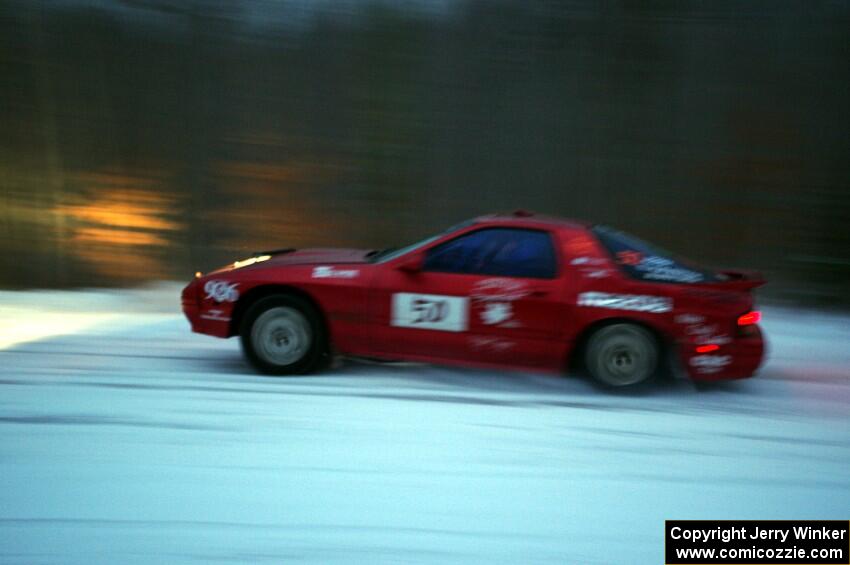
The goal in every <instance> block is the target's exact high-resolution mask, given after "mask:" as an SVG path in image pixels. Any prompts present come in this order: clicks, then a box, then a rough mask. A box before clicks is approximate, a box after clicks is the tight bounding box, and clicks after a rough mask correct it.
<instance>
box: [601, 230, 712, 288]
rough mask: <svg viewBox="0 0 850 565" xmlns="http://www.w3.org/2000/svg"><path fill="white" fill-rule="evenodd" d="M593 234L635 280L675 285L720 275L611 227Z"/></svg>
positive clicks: (705, 280) (710, 278)
mask: <svg viewBox="0 0 850 565" xmlns="http://www.w3.org/2000/svg"><path fill="white" fill-rule="evenodd" d="M592 231H593V233H594V235H596V237H597V239H599V242H600V243H601V244H602V245H603V246H604V247H605V249H607V250H608V252H609V253H610V254H611V256H612V257H614V260H615V261H616V262H617V264H618V265H619V266H620V268H622V269H623V270H624V271H625V272H626V273H627V274H628V275H629V276H631V277H632V278H635V279H640V280H645V281H655V282H671V283H701V282H713V281H716V280H717V275H716V274H714V273H712V272H711V271H708V270H706V269H703V268H701V267H698V266H695V265H693V264H692V263H690V262H689V261H686V260H684V259H682V258H680V257H676V256H675V255H673V254H672V253H670V252H669V251H665V250H664V249H661V248H660V247H656V246H655V245H652V244H651V243H647V242H646V241H643V240H642V239H639V238H637V237H635V236H633V235H630V234H627V233H625V232H621V231H619V230H615V229H613V228H609V227H608V226H593V228H592Z"/></svg>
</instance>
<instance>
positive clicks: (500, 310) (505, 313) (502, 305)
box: [481, 302, 514, 326]
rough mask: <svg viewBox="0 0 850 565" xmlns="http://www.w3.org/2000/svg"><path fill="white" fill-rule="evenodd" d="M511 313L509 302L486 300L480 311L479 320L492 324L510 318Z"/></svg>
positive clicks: (512, 313)
mask: <svg viewBox="0 0 850 565" xmlns="http://www.w3.org/2000/svg"><path fill="white" fill-rule="evenodd" d="M513 315H514V311H513V307H511V303H510V302H486V303H485V304H484V309H483V310H482V311H481V321H482V322H484V323H485V324H487V325H488V326H492V325H495V324H500V323H502V322H506V321H508V320H510V319H511V317H513Z"/></svg>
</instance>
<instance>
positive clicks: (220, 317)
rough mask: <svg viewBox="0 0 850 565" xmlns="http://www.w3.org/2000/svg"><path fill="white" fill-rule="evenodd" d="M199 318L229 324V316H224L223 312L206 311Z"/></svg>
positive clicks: (215, 310) (216, 310)
mask: <svg viewBox="0 0 850 565" xmlns="http://www.w3.org/2000/svg"><path fill="white" fill-rule="evenodd" d="M201 318H203V319H205V320H215V321H216V322H229V321H230V316H225V315H224V310H218V309H214V310H207V311H206V312H205V313H203V314H201Z"/></svg>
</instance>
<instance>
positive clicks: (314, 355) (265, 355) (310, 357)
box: [239, 295, 327, 375]
mask: <svg viewBox="0 0 850 565" xmlns="http://www.w3.org/2000/svg"><path fill="white" fill-rule="evenodd" d="M239 333H240V338H241V341H242V351H243V352H244V353H245V357H246V358H247V359H248V361H250V362H251V364H252V365H253V366H254V367H256V368H257V369H258V370H260V371H262V372H263V373H267V374H270V375H297V374H304V373H310V372H312V371H314V370H316V369H318V368H319V366H320V364H321V362H322V360H323V358H324V357H325V355H326V352H327V337H326V332H325V328H324V324H323V323H322V319H321V317H320V316H319V314H318V312H316V309H315V308H314V307H313V306H312V305H311V304H310V303H309V302H307V301H306V300H303V299H302V298H300V297H298V296H290V295H275V296H268V297H266V298H263V299H261V300H258V301H257V302H256V303H254V304H253V305H251V306H250V307H249V308H248V311H247V312H245V317H244V318H243V320H242V324H241V327H240V332H239Z"/></svg>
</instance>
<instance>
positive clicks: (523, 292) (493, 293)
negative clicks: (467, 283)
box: [470, 278, 528, 302]
mask: <svg viewBox="0 0 850 565" xmlns="http://www.w3.org/2000/svg"><path fill="white" fill-rule="evenodd" d="M470 296H471V297H472V300H473V301H476V302H477V301H484V302H486V301H489V300H494V301H498V302H506V301H507V302H509V301H512V300H519V299H521V298H524V297H526V296H528V286H527V285H526V284H525V283H524V282H523V281H517V280H513V279H502V278H494V279H484V280H483V281H480V282H478V283H475V285H473V287H472V290H471V291H470Z"/></svg>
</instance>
